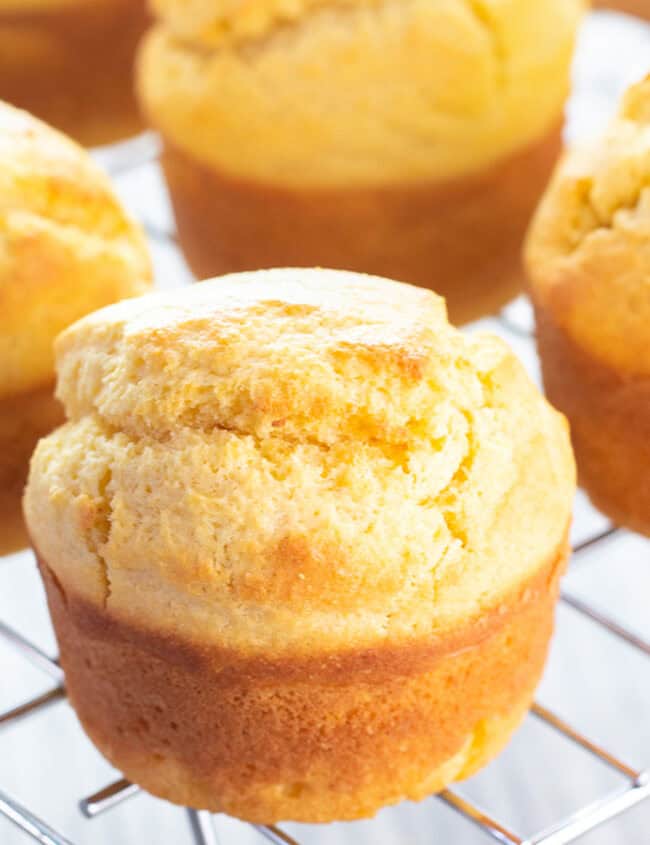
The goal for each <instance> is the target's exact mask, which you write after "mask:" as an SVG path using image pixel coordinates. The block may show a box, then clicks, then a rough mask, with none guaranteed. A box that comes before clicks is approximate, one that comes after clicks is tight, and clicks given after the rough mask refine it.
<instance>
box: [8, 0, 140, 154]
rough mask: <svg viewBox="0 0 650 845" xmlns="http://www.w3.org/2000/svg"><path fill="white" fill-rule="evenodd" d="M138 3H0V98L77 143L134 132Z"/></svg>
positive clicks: (90, 0) (105, 0)
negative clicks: (60, 131)
mask: <svg viewBox="0 0 650 845" xmlns="http://www.w3.org/2000/svg"><path fill="white" fill-rule="evenodd" d="M146 24H147V13H146V2H145V0H0V98H1V99H3V100H7V101H8V102H10V103H13V104H14V105H16V106H19V107H20V108H24V109H27V110H28V111H30V112H32V113H33V114H35V115H37V116H38V117H40V118H42V119H43V120H45V121H47V122H48V123H50V124H52V125H53V126H56V127H57V128H58V129H61V130H62V131H64V132H66V133H67V134H69V135H71V136H72V137H74V138H75V139H76V140H77V141H79V142H81V143H82V144H86V145H88V146H90V145H96V144H105V143H109V142H111V141H115V140H117V139H119V138H124V137H126V136H128V135H131V134H133V133H134V132H137V131H138V130H139V129H140V126H141V122H140V117H139V114H138V109H137V106H136V103H135V98H134V95H133V74H132V70H133V57H134V54H135V48H136V45H137V43H138V41H139V39H140V36H141V35H142V32H143V31H144V29H145V27H146Z"/></svg>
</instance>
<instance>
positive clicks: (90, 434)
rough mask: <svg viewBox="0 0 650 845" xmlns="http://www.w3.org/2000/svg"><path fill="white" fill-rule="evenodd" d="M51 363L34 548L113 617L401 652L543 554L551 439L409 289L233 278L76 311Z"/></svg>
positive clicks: (548, 421)
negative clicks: (49, 415) (54, 391)
mask: <svg viewBox="0 0 650 845" xmlns="http://www.w3.org/2000/svg"><path fill="white" fill-rule="evenodd" d="M57 360H58V373H59V382H58V396H59V398H60V399H61V401H62V402H63V404H64V406H65V408H66V412H67V415H68V417H69V422H68V423H67V424H66V425H65V426H63V427H62V428H60V429H59V430H58V431H57V432H55V433H53V434H52V435H50V436H49V437H48V438H46V439H45V440H43V441H41V443H40V445H39V447H38V449H37V451H36V454H35V456H34V458H33V461H32V469H31V480H30V483H29V486H28V490H27V494H26V500H25V506H26V512H27V516H28V521H29V524H30V528H31V532H32V539H33V541H34V544H35V547H36V549H37V550H38V552H39V554H40V556H41V558H42V559H43V560H45V561H47V563H48V565H49V566H50V568H51V569H52V571H53V572H54V574H55V576H56V578H57V579H58V580H59V582H60V583H61V584H62V585H63V588H64V589H65V590H72V591H73V592H74V594H75V595H77V596H80V597H82V598H84V599H86V600H88V601H90V602H91V603H92V604H93V605H94V606H98V607H103V608H105V610H106V611H107V612H108V613H109V614H110V615H111V616H112V617H113V618H115V619H119V620H122V621H124V622H132V623H134V624H137V625H138V626H144V627H145V628H149V629H151V630H156V631H159V632H165V631H168V632H174V634H177V635H179V636H180V637H181V638H182V639H186V640H188V641H200V642H202V643H204V644H209V643H213V644H219V645H220V646H222V647H226V648H235V649H237V650H238V651H241V652H242V653H249V654H250V653H254V654H275V655H277V654H282V653H287V654H298V653H309V654H313V653H321V652H326V651H328V650H331V649H336V648H340V647H345V648H348V649H354V648H357V647H366V646H371V645H375V644H377V643H382V642H385V641H387V640H389V639H390V640H391V641H396V642H398V641H409V640H413V639H417V638H419V637H430V636H431V635H432V633H435V632H441V631H444V630H446V629H449V628H453V627H454V625H456V624H457V623H458V622H459V620H463V619H467V618H468V616H469V617H470V618H474V617H475V616H477V615H479V614H480V613H481V610H482V608H485V607H489V608H494V607H495V606H498V604H499V601H500V599H501V597H503V596H504V595H505V594H507V593H509V592H511V591H512V590H513V589H516V588H517V585H519V584H521V583H522V581H523V580H525V579H526V578H527V577H528V576H531V577H532V576H533V575H534V574H535V573H536V572H537V571H538V570H539V567H540V562H542V561H545V562H548V561H550V560H553V559H554V558H555V557H556V555H557V553H558V552H557V550H558V543H559V542H560V537H561V535H562V533H563V531H564V529H565V527H566V524H567V520H568V515H569V513H570V510H571V499H572V492H573V483H574V468H573V460H572V455H571V451H570V446H569V439H568V433H567V427H566V424H565V422H564V419H563V418H562V417H561V416H560V415H559V414H557V413H556V412H555V411H554V410H553V409H552V408H551V407H550V406H549V405H548V404H547V403H546V402H545V401H544V400H543V399H542V398H541V396H540V395H539V393H538V392H537V390H536V389H535V388H534V386H533V385H532V384H531V382H530V381H529V379H528V377H527V376H526V375H525V373H524V371H523V369H522V367H521V366H520V364H519V363H518V362H517V361H516V359H515V358H514V356H513V355H512V353H511V352H510V351H509V350H508V349H507V348H506V346H505V345H504V344H503V343H502V342H501V341H499V340H498V339H495V338H492V337H488V336H483V335H468V336H465V335H461V334H460V333H459V332H457V331H456V330H455V329H453V328H452V327H451V326H450V325H449V324H448V323H447V320H446V315H445V308H444V304H443V301H442V300H441V299H439V298H438V297H436V296H435V295H433V294H431V293H430V292H427V291H423V290H421V289H418V288H414V287H410V286H407V285H400V284H397V283H394V282H388V281H385V280H379V279H375V278H372V277H367V276H361V275H355V274H348V273H339V272H333V271H325V270H273V271H267V272H258V273H251V274H238V275H234V276H230V277H224V278H220V279H215V280H213V281H211V282H207V283H204V284H202V285H199V286H196V287H195V288H192V289H191V290H182V291H179V292H176V293H173V294H169V293H166V294H164V295H163V294H160V295H152V296H148V297H144V298H141V299H138V300H131V301H128V302H124V303H121V304H118V305H115V306H111V307H109V308H106V309H103V310H101V311H99V312H97V313H95V314H93V315H90V316H89V317H86V318H85V319H83V320H81V321H80V322H78V323H77V324H76V325H74V326H73V327H71V328H70V329H68V330H67V331H66V332H65V333H64V334H63V335H62V336H61V337H60V338H59V340H58V342H57Z"/></svg>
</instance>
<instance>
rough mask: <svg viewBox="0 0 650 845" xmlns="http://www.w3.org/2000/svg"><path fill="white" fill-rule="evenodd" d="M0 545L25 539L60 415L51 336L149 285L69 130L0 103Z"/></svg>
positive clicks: (135, 249)
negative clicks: (33, 468) (31, 491)
mask: <svg viewBox="0 0 650 845" xmlns="http://www.w3.org/2000/svg"><path fill="white" fill-rule="evenodd" d="M0 247H1V248H0V551H1V552H6V551H8V550H10V549H12V548H17V547H19V546H20V545H21V544H23V543H24V542H25V537H24V533H23V526H22V517H21V513H20V497H21V495H22V489H23V486H24V482H25V478H26V475H27V468H28V461H29V457H30V455H31V452H32V450H33V448H34V446H35V445H36V441H37V440H38V439H39V437H41V436H42V435H44V434H46V433H47V432H48V431H50V430H51V429H52V428H54V427H55V426H56V425H58V424H59V422H61V419H62V411H61V408H60V407H59V405H58V403H57V402H56V400H55V399H54V397H53V392H52V389H53V383H54V357H53V352H52V343H53V341H54V338H55V337H56V335H57V334H58V333H59V332H60V331H61V329H63V328H65V327H66V326H68V325H69V324H70V323H72V322H74V321H75V320H76V319H77V318H78V317H81V316H83V315H84V314H87V313H89V312H90V311H93V310H95V309H96V308H99V307H101V306H102V305H106V304H108V303H111V302H115V301H117V300H119V299H123V298H124V297H129V296H135V295H137V294H140V293H142V292H143V291H144V290H146V289H147V288H149V287H150V280H151V268H150V263H149V258H148V254H147V248H146V245H145V242H144V238H143V236H142V234H141V233H140V230H139V229H138V228H137V227H136V225H135V224H134V223H133V222H132V221H131V220H130V219H129V218H128V216H127V215H126V214H125V212H124V211H123V209H122V208H121V207H120V205H119V203H118V201H117V199H116V198H115V196H114V195H113V192H112V190H111V187H110V185H109V182H108V180H107V178H106V177H105V176H104V174H103V173H102V172H101V171H100V170H99V168H98V167H97V166H96V165H95V164H94V163H93V162H92V161H91V159H90V158H89V157H88V155H87V154H86V153H85V152H84V151H83V150H82V149H81V148H80V147H78V146H77V145H76V144H74V143H73V142H72V141H70V140H69V139H68V138H66V137H65V136H63V135H61V134H60V133H58V132H56V131H55V130H53V129H51V128H50V127H48V126H46V125H45V124H44V123H41V122H40V121H39V120H36V119H35V118H33V117H32V116H31V115H29V114H27V113H26V112H23V111H20V110H18V109H14V108H13V107H12V106H9V105H6V104H4V103H0Z"/></svg>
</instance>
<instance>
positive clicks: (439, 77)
mask: <svg viewBox="0 0 650 845" xmlns="http://www.w3.org/2000/svg"><path fill="white" fill-rule="evenodd" d="M583 6H584V4H583V2H582V0H538V2H535V3H531V2H529V0H508V2H503V0H479V2H475V1H474V0H471V2H470V0H443V1H442V2H440V0H438V2H435V3H431V2H429V0H400V2H395V1H394V0H300V2H286V0H250V2H247V3H240V2H235V0H229V2H222V3H219V4H216V3H214V2H213V0H193V2H191V3H188V2H185V0H155V2H154V3H153V7H154V11H155V13H156V15H157V17H158V23H157V25H156V26H155V27H154V28H153V29H152V31H151V33H150V34H149V35H148V37H147V38H146V39H145V42H144V46H143V49H142V52H141V55H140V58H139V62H138V65H139V70H138V88H139V93H140V100H141V103H142V106H143V109H144V111H145V113H146V116H147V118H148V120H149V122H150V123H151V124H152V125H153V126H155V127H157V128H158V129H159V130H160V132H161V133H162V136H163V139H164V153H163V158H162V163H163V167H164V170H165V173H166V176H167V182H168V184H169V188H170V191H171V198H172V202H173V206H174V209H175V213H176V221H177V225H178V232H179V237H180V243H181V246H182V247H183V249H184V251H185V253H186V256H187V259H188V261H189V264H190V266H191V268H192V269H193V271H194V273H195V274H196V275H197V276H198V277H199V278H205V277H206V276H211V275H214V274H216V273H222V272H231V271H237V270H252V269H259V268H263V267H284V266H288V265H291V266H307V267H311V266H326V267H337V268H341V269H347V270H359V271H364V272H369V273H376V274H380V275H384V276H389V277H391V278H396V279H400V280H402V281H407V282H412V283H415V284H419V285H423V286H425V287H429V288H432V289H434V290H436V291H437V292H439V293H441V294H443V295H444V296H445V297H446V298H447V304H448V307H449V311H450V315H451V318H452V320H453V321H454V322H461V321H466V320H470V319H472V318H475V317H478V316H480V315H482V314H486V313H488V312H490V311H493V310H495V309H497V308H498V307H499V306H500V305H501V304H503V303H504V302H506V301H507V300H508V299H509V298H510V297H512V296H513V295H514V294H515V293H517V292H518V291H519V289H520V287H521V284H522V278H523V272H522V269H521V260H520V252H521V244H522V241H523V236H524V234H525V230H526V226H527V223H528V221H529V219H530V216H531V214H532V212H533V210H534V207H535V205H536V203H537V201H538V200H539V197H540V195H541V193H542V191H543V188H544V187H545V186H546V183H547V179H548V177H549V176H550V173H551V171H552V168H553V165H554V163H555V161H556V157H557V153H558V149H559V147H560V130H561V125H562V112H563V107H564V101H565V97H566V94H567V88H568V81H569V67H570V63H571V57H572V52H573V46H574V37H575V33H576V29H577V26H578V23H579V21H580V18H581V13H582V11H583ZM533 92H534V94H533Z"/></svg>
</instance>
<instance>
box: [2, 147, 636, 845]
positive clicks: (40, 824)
mask: <svg viewBox="0 0 650 845" xmlns="http://www.w3.org/2000/svg"><path fill="white" fill-rule="evenodd" d="M158 154H159V143H158V139H157V138H156V136H155V135H153V134H152V133H144V134H143V135H141V136H139V137H138V138H135V139H133V140H131V141H127V142H124V143H121V144H117V145H114V146H113V147H111V148H106V150H104V151H102V152H100V153H99V158H100V160H101V161H102V163H103V164H104V166H105V167H106V168H107V169H108V170H109V172H110V173H111V175H112V176H113V178H114V179H116V178H120V177H121V176H123V175H125V174H133V173H134V172H137V171H138V169H140V168H142V167H144V166H146V165H148V164H150V163H151V162H153V161H155V160H156V158H157V156H158ZM144 225H145V229H146V231H147V234H148V236H149V238H150V239H151V240H152V241H154V242H163V243H166V244H168V245H175V237H174V234H173V233H172V232H171V231H166V230H165V229H163V228H160V227H158V226H157V225H154V224H151V223H146V222H145V224H144ZM495 319H496V320H497V321H498V323H499V324H500V327H501V328H502V329H503V330H504V331H505V332H506V333H510V334H511V335H512V336H514V337H517V338H520V339H521V338H522V337H525V338H527V339H528V341H529V342H530V341H532V335H531V331H530V329H529V328H528V327H526V326H523V325H520V324H519V323H518V322H516V321H513V320H512V319H511V318H510V317H509V316H508V312H507V310H506V311H504V312H502V313H501V314H500V315H499V316H498V317H496V318H495ZM619 532H620V529H618V528H617V527H616V526H609V527H607V528H606V529H604V530H602V531H600V532H599V533H596V534H594V535H592V536H591V537H589V538H587V539H586V540H583V541H582V542H580V543H579V544H577V545H575V546H574V548H573V557H572V561H573V563H574V564H575V563H576V562H578V561H581V560H583V559H586V558H588V557H589V555H590V553H592V552H593V551H594V550H595V549H596V548H597V547H599V546H602V544H605V543H608V542H610V541H612V540H613V539H615V538H616V537H617V535H618V534H619ZM614 557H615V556H614ZM611 565H614V561H612V563H611ZM561 601H562V602H563V603H565V604H566V605H567V606H569V607H570V608H572V610H573V611H574V612H575V613H577V614H579V615H581V616H583V617H585V618H586V619H588V620H590V622H591V623H593V624H594V625H596V626H599V627H601V628H603V629H605V630H606V631H607V632H609V634H611V635H612V636H613V637H615V638H617V639H618V640H619V641H620V643H621V646H622V647H628V648H632V649H635V650H637V651H639V652H641V653H642V654H643V655H645V656H646V657H649V658H650V641H648V640H646V639H645V638H643V637H641V636H639V635H638V634H637V633H635V632H634V631H633V630H631V629H630V628H628V627H626V626H625V625H624V624H621V623H620V622H619V621H617V620H616V619H614V618H613V617H611V616H609V615H608V614H606V613H604V612H602V611H601V610H598V609H597V608H595V607H594V606H592V605H591V604H590V603H589V602H586V601H584V600H582V599H580V598H578V597H577V596H575V595H573V594H572V593H570V592H568V591H567V590H566V589H564V590H563V592H562V594H561ZM0 640H2V641H3V642H4V643H6V644H7V645H9V646H10V647H12V648H13V649H14V650H15V651H17V652H18V653H19V654H20V655H21V657H22V658H24V659H25V660H26V661H29V662H31V663H32V664H33V665H35V666H36V667H37V668H38V669H40V670H41V671H42V672H43V673H44V674H45V675H47V676H48V677H49V678H50V679H51V681H53V686H52V687H51V688H50V689H49V690H48V691H47V692H45V693H43V694H41V695H38V696H37V697H35V698H31V699H30V700H28V701H25V702H24V703H22V704H20V705H18V706H16V707H13V708H11V709H10V710H8V711H6V712H4V713H0V729H3V728H8V727H10V726H12V725H13V724H16V723H17V722H18V721H20V720H23V719H28V718H29V717H30V716H31V715H33V714H35V713H37V712H40V711H42V710H44V709H45V708H48V707H51V706H53V705H55V704H57V703H59V702H62V701H64V700H65V699H66V691H65V677H64V673H63V670H62V669H61V667H60V665H59V663H58V660H57V658H56V657H52V656H50V655H48V654H46V653H45V652H44V651H43V650H42V649H41V648H39V646H38V645H37V644H35V643H33V642H31V641H29V640H27V639H26V638H25V637H24V636H23V635H22V634H21V633H20V631H18V630H15V629H14V628H11V627H9V626H8V625H7V624H5V623H4V622H3V621H2V620H0ZM648 671H649V679H650V665H649V666H648ZM531 715H532V716H533V717H534V718H536V719H538V720H540V721H541V722H542V723H544V724H545V725H546V726H547V728H548V729H549V730H551V731H555V732H557V733H559V734H560V735H561V736H563V737H564V738H565V740H566V741H567V742H570V743H573V744H575V745H576V746H578V747H580V748H581V749H582V750H583V751H584V752H585V753H587V754H589V755H591V756H592V757H593V758H595V759H596V760H598V761H600V763H602V764H604V765H605V766H607V767H609V768H610V769H611V770H613V771H614V772H616V773H617V774H618V775H619V776H620V779H621V785H620V786H619V787H618V788H617V789H616V790H615V791H613V792H611V793H610V794H607V795H605V796H603V797H601V798H600V799H598V800H596V801H594V802H593V803H591V804H588V805H586V806H583V807H580V808H579V809H578V810H576V811H575V812H574V813H573V814H571V815H570V816H569V817H568V818H564V819H561V820H559V821H558V822H557V823H555V824H554V825H552V826H551V827H550V828H548V829H546V830H544V831H542V832H539V833H537V834H535V835H533V836H524V835H521V834H519V833H517V832H514V831H512V830H510V829H509V828H508V827H507V826H506V825H504V824H502V823H501V822H500V821H499V820H498V819H497V818H494V817H493V816H492V815H491V814H490V813H489V812H487V811H486V810H484V809H482V808H481V807H478V806H476V805H475V804H473V803H472V802H471V801H469V800H468V799H467V798H466V797H464V796H463V794H462V792H461V791H458V790H457V789H455V788H454V789H453V790H451V789H447V790H444V791H443V792H441V793H440V794H438V795H436V796H432V797H433V798H435V799H436V800H439V801H441V802H443V803H444V804H445V805H447V806H448V807H449V808H450V809H452V810H454V811H455V812H456V813H457V814H459V815H460V816H461V817H462V818H463V819H464V820H465V823H467V824H470V825H473V826H475V827H478V828H479V829H481V830H482V831H483V832H484V833H485V835H486V841H489V840H490V839H491V840H492V841H494V842H498V843H501V845H569V843H572V842H575V841H576V840H577V839H578V838H580V837H581V836H583V835H584V834H586V833H588V832H589V831H591V830H594V829H595V828H597V827H599V826H600V825H602V824H604V823H605V822H607V821H609V820H611V819H613V818H614V817H616V816H618V815H620V814H621V813H623V812H625V811H626V810H628V809H631V808H632V807H634V806H636V805H637V804H639V803H641V802H643V801H646V800H648V799H650V760H649V761H648V768H647V769H643V770H637V769H635V768H634V767H632V766H630V765H628V764H627V763H626V762H625V761H623V760H622V759H620V758H619V757H618V756H617V754H616V753H615V752H613V751H610V750H608V749H607V748H604V747H602V746H601V745H599V744H598V743H597V742H595V741H593V740H591V739H590V738H589V737H587V736H585V735H584V734H583V733H582V732H581V731H580V730H579V729H577V728H576V727H574V726H572V725H570V724H568V723H567V722H565V721H564V720H563V719H562V718H561V717H560V716H558V715H557V714H556V713H554V712H553V711H551V710H549V709H548V708H546V707H544V706H543V705H542V704H541V703H535V704H534V705H533V707H532V710H531ZM139 792H140V789H139V787H138V786H136V785H135V784H132V783H129V782H128V781H127V780H124V779H120V780H117V781H115V782H114V783H111V784H109V785H107V786H106V787H105V788H103V789H101V790H100V791H99V792H96V793H95V794H93V795H89V796H87V797H84V798H82V799H81V801H80V802H79V806H80V810H81V812H82V813H83V814H84V815H85V816H86V817H87V818H88V819H93V818H95V817H97V816H99V815H101V814H103V813H106V812H109V811H110V810H111V809H113V808H114V807H116V806H118V805H120V804H122V803H123V802H124V801H126V800H128V799H130V798H133V797H135V796H136V795H137V794H138V793H139ZM185 812H186V813H187V817H188V824H189V835H190V837H191V838H190V840H189V841H193V842H194V843H195V845H218V843H219V839H218V837H217V834H216V831H215V828H214V825H213V818H212V816H211V814H210V813H208V812H205V811H197V810H192V809H187V810H186V811H185ZM0 814H1V815H3V816H5V817H6V818H7V819H9V821H11V822H13V823H14V824H15V825H16V826H17V827H18V828H19V829H20V830H22V831H23V832H24V833H25V834H27V835H28V836H30V837H31V838H32V839H33V840H35V841H37V842H40V843H42V845H74V843H72V842H71V841H70V840H69V839H67V838H66V837H65V836H63V835H62V834H60V833H58V832H57V831H55V830H53V829H52V828H51V827H50V826H49V825H48V824H47V822H46V821H43V820H42V819H40V818H38V817H37V816H35V815H34V814H33V813H32V812H31V811H30V810H29V808H27V807H24V806H22V805H21V804H19V803H18V802H17V801H16V800H14V799H13V798H12V797H11V796H9V795H7V794H6V793H5V792H3V791H2V790H0ZM252 827H253V828H255V830H256V831H257V833H259V836H260V842H261V841H263V840H266V841H269V842H272V843H275V845H308V843H306V842H304V841H303V842H302V843H298V841H297V840H296V839H294V838H293V837H291V836H290V835H289V834H288V833H286V832H285V831H283V830H282V829H281V828H279V827H276V826H274V825H270V826H264V825H252Z"/></svg>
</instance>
